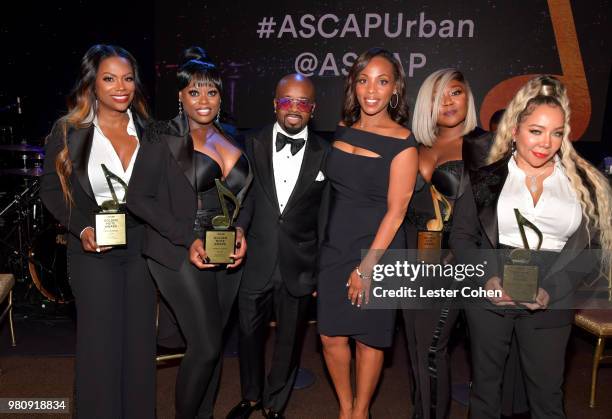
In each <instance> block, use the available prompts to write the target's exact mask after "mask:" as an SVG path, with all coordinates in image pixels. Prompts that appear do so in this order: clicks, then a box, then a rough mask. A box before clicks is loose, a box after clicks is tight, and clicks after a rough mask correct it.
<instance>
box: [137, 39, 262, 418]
mask: <svg viewBox="0 0 612 419" xmlns="http://www.w3.org/2000/svg"><path fill="white" fill-rule="evenodd" d="M200 51H201V49H200V48H197V47H191V48H189V49H187V50H186V51H185V53H184V58H185V59H184V64H182V65H181V66H180V67H179V69H178V72H177V81H178V86H179V92H178V107H179V113H178V115H177V116H176V117H175V118H174V119H172V120H171V121H167V122H159V123H155V124H153V125H152V126H150V127H149V129H148V130H147V133H146V135H145V140H144V141H143V145H142V155H143V157H142V160H141V163H142V164H140V165H137V166H136V167H135V169H134V176H133V179H132V185H131V187H130V193H129V197H128V207H129V208H130V210H132V211H133V212H134V213H135V214H136V215H138V216H139V217H141V218H142V219H143V220H144V221H145V222H146V223H147V237H146V238H147V240H146V245H145V247H144V254H145V256H146V257H147V262H148V265H149V268H150V269H151V273H152V274H153V278H154V279H155V281H156V283H157V285H158V287H159V290H160V292H161V294H162V297H163V298H164V299H165V300H166V301H167V302H168V304H169V305H170V307H171V309H172V310H173V312H174V315H175V316H176V319H177V321H178V324H179V327H180V329H181V331H182V333H183V335H184V337H185V339H186V343H187V349H186V352H185V356H184V358H183V360H182V362H181V366H180V369H179V372H178V376H177V383H176V390H175V401H176V417H177V418H188V419H193V418H194V417H196V416H197V417H202V418H204V417H212V414H213V401H214V396H215V392H216V389H217V386H218V382H219V374H220V362H221V347H222V334H223V328H224V326H225V324H226V322H227V319H228V317H229V312H230V309H231V307H232V304H233V301H234V298H235V297H236V293H237V291H238V286H239V283H240V275H241V274H240V272H237V271H236V270H235V269H234V268H236V267H237V266H238V265H239V264H240V263H241V261H242V257H243V256H244V254H245V251H246V241H245V240H244V238H243V234H242V231H241V230H240V229H238V230H237V231H236V230H234V229H233V228H232V223H233V221H234V219H235V217H236V214H237V211H238V209H239V207H240V200H241V198H242V196H243V195H244V194H245V192H246V190H247V188H248V186H249V183H250V179H251V175H250V166H249V163H248V161H247V159H246V157H245V155H244V154H243V153H242V152H241V150H240V148H239V147H238V146H237V145H235V144H234V142H233V141H232V140H231V139H230V138H229V137H228V136H227V135H226V134H225V133H224V132H223V130H222V128H221V126H220V124H219V119H218V118H219V112H220V110H221V92H222V83H221V78H220V74H219V71H218V70H217V68H216V67H215V66H214V65H213V64H211V63H209V62H205V61H202V60H201V58H202V57H201V54H200Z"/></svg>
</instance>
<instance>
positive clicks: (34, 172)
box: [2, 167, 43, 177]
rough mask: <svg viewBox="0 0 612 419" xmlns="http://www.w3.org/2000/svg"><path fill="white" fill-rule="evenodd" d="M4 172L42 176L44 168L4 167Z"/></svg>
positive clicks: (6, 173)
mask: <svg viewBox="0 0 612 419" xmlns="http://www.w3.org/2000/svg"><path fill="white" fill-rule="evenodd" d="M2 174H3V175H17V176H32V177H39V176H42V174H43V168H42V167H32V168H28V169H21V168H17V169H4V170H2Z"/></svg>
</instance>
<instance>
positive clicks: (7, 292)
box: [0, 274, 17, 347]
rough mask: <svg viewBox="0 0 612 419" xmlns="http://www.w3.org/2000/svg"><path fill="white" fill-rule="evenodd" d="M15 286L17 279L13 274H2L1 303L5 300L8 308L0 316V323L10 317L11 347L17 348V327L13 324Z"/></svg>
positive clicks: (0, 276) (0, 279)
mask: <svg viewBox="0 0 612 419" xmlns="http://www.w3.org/2000/svg"><path fill="white" fill-rule="evenodd" d="M14 285H15V277H14V276H13V274H0V303H3V302H4V301H5V300H7V298H8V300H7V302H6V307H5V308H4V310H3V311H2V314H0V322H1V321H2V320H4V318H5V317H6V316H7V315H8V318H9V328H10V331H11V345H12V346H13V347H15V346H17V344H16V343H15V325H14V323H13V286H14Z"/></svg>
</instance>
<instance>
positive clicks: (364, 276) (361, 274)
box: [355, 265, 371, 280]
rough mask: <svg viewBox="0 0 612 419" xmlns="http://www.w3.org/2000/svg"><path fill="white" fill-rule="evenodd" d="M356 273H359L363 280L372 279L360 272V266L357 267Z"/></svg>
mask: <svg viewBox="0 0 612 419" xmlns="http://www.w3.org/2000/svg"><path fill="white" fill-rule="evenodd" d="M355 272H356V273H357V276H358V277H359V278H361V279H365V280H369V279H370V278H371V276H370V275H366V274H364V273H363V272H361V271H360V270H359V265H358V266H355Z"/></svg>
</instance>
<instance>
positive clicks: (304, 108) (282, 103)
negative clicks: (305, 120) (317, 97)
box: [276, 97, 314, 113]
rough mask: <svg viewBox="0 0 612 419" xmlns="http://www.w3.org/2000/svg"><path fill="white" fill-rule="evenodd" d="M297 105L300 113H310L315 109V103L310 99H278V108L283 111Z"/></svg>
mask: <svg viewBox="0 0 612 419" xmlns="http://www.w3.org/2000/svg"><path fill="white" fill-rule="evenodd" d="M293 103H295V107H296V108H297V110H298V111H300V112H306V113H310V112H311V111H312V108H313V107H314V103H313V102H311V101H310V100H308V99H293V98H290V97H281V98H280V99H276V107H277V108H278V109H281V110H283V111H287V110H289V109H291V105H292V104H293Z"/></svg>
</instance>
